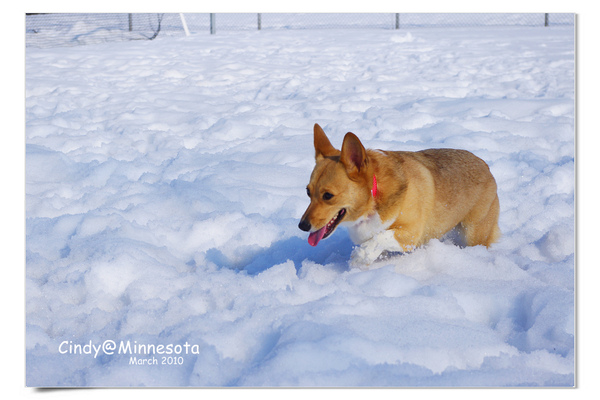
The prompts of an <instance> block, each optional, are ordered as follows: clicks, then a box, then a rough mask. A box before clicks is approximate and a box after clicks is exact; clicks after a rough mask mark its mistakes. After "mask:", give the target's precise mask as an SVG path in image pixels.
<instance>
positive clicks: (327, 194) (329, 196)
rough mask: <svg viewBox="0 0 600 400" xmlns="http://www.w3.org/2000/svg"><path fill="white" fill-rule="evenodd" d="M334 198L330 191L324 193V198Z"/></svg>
mask: <svg viewBox="0 0 600 400" xmlns="http://www.w3.org/2000/svg"><path fill="white" fill-rule="evenodd" d="M332 198H333V195H332V194H331V193H329V192H325V193H324V194H323V200H331V199H332Z"/></svg>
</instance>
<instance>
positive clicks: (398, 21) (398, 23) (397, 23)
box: [396, 13, 400, 29]
mask: <svg viewBox="0 0 600 400" xmlns="http://www.w3.org/2000/svg"><path fill="white" fill-rule="evenodd" d="M396 29H400V13H396Z"/></svg>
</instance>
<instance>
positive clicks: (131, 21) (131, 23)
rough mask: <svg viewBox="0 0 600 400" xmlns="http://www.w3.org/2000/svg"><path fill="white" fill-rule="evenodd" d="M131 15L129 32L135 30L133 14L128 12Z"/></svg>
mask: <svg viewBox="0 0 600 400" xmlns="http://www.w3.org/2000/svg"><path fill="white" fill-rule="evenodd" d="M127 16H128V17H129V32H131V31H133V14H127Z"/></svg>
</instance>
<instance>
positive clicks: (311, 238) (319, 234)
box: [308, 208, 346, 246]
mask: <svg viewBox="0 0 600 400" xmlns="http://www.w3.org/2000/svg"><path fill="white" fill-rule="evenodd" d="M344 215H346V209H345V208H342V209H341V210H340V211H339V212H338V213H337V214H336V215H335V217H333V218H332V219H331V221H329V222H328V223H327V225H325V226H324V227H322V228H321V229H319V230H318V231H315V232H311V234H310V235H308V244H310V245H311V246H316V245H317V244H318V243H319V242H320V241H321V239H325V238H326V237H327V236H329V235H331V233H332V232H333V231H334V230H335V228H336V227H337V226H338V224H339V223H340V222H341V221H342V219H343V218H344Z"/></svg>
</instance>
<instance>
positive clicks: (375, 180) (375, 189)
mask: <svg viewBox="0 0 600 400" xmlns="http://www.w3.org/2000/svg"><path fill="white" fill-rule="evenodd" d="M371 196H373V198H375V197H377V178H376V177H375V175H373V188H372V189H371Z"/></svg>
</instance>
